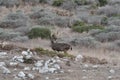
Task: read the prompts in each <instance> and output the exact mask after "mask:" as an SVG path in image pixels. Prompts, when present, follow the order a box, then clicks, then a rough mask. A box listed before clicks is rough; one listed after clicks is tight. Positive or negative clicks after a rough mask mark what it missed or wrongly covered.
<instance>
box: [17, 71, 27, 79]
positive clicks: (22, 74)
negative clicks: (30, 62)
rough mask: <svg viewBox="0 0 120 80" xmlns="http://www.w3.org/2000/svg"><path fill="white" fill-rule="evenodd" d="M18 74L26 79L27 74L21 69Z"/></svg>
mask: <svg viewBox="0 0 120 80" xmlns="http://www.w3.org/2000/svg"><path fill="white" fill-rule="evenodd" d="M17 76H18V77H20V78H22V79H25V77H26V74H25V73H24V72H22V71H20V72H19V73H18V75H17Z"/></svg>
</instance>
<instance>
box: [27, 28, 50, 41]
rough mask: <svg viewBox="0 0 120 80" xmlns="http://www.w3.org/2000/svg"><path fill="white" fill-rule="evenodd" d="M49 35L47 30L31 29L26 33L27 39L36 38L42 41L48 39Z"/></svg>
mask: <svg viewBox="0 0 120 80" xmlns="http://www.w3.org/2000/svg"><path fill="white" fill-rule="evenodd" d="M50 35H51V31H50V30H49V29H48V28H33V29H31V30H30V32H28V37H29V38H30V39H32V38H38V37H41V38H42V39H49V38H50Z"/></svg>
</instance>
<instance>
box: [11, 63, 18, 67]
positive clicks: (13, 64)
mask: <svg viewBox="0 0 120 80" xmlns="http://www.w3.org/2000/svg"><path fill="white" fill-rule="evenodd" d="M17 65H18V63H17V62H10V66H17Z"/></svg>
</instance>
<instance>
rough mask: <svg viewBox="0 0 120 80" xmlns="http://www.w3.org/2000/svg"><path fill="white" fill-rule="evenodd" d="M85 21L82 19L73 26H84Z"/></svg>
mask: <svg viewBox="0 0 120 80" xmlns="http://www.w3.org/2000/svg"><path fill="white" fill-rule="evenodd" d="M84 25H85V23H84V22H81V21H76V22H75V23H74V24H73V26H84Z"/></svg>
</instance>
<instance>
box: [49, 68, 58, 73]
mask: <svg viewBox="0 0 120 80" xmlns="http://www.w3.org/2000/svg"><path fill="white" fill-rule="evenodd" d="M56 70H57V69H56V68H49V72H50V73H55V71H56Z"/></svg>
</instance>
